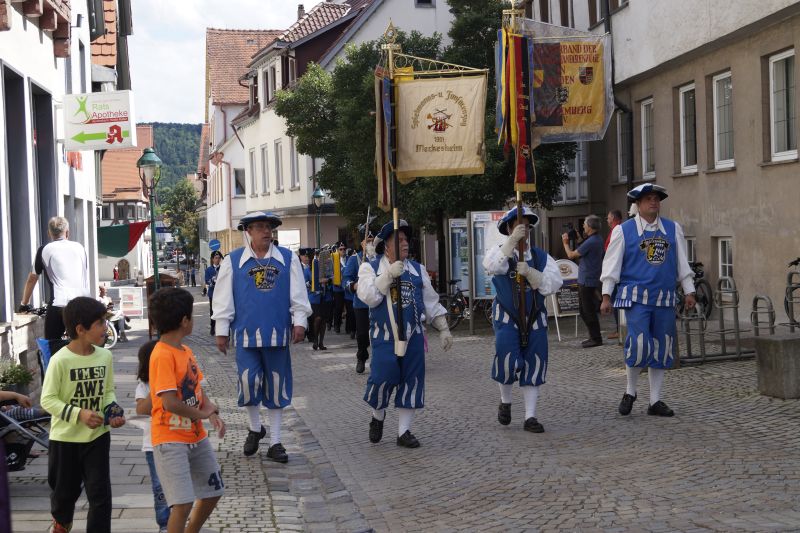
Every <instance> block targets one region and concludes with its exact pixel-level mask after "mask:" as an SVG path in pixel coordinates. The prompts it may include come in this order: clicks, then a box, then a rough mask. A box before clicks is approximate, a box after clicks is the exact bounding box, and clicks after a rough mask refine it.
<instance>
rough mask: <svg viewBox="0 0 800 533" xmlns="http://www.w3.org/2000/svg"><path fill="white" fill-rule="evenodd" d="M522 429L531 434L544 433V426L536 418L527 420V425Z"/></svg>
mask: <svg viewBox="0 0 800 533" xmlns="http://www.w3.org/2000/svg"><path fill="white" fill-rule="evenodd" d="M522 429H524V430H525V431H530V432H531V433H544V426H543V425H541V424H540V423H539V421H538V420H536V418H534V417H530V418H529V419H527V420H525V425H524V426H522Z"/></svg>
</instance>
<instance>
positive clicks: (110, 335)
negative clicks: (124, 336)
mask: <svg viewBox="0 0 800 533" xmlns="http://www.w3.org/2000/svg"><path fill="white" fill-rule="evenodd" d="M117 339H118V336H117V330H116V328H114V325H113V324H112V323H111V322H109V321H108V320H106V340H105V342H104V343H103V348H106V349H107V350H110V349H111V348H113V347H114V346H116V345H117Z"/></svg>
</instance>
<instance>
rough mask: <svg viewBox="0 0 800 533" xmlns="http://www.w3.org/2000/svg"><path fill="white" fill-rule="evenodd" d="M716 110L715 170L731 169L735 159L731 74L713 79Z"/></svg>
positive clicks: (727, 73) (714, 106)
mask: <svg viewBox="0 0 800 533" xmlns="http://www.w3.org/2000/svg"><path fill="white" fill-rule="evenodd" d="M712 86H713V90H712V92H713V102H712V105H713V109H714V168H730V167H732V166H734V159H733V82H732V79H731V73H730V71H729V72H725V73H723V74H719V75H717V76H714V77H713V78H712Z"/></svg>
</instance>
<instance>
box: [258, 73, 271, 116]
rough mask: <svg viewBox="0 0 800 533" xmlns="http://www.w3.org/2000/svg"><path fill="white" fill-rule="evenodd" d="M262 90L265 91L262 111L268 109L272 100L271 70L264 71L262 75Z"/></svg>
mask: <svg viewBox="0 0 800 533" xmlns="http://www.w3.org/2000/svg"><path fill="white" fill-rule="evenodd" d="M260 75H261V76H262V78H261V81H262V83H261V90H262V91H264V98H263V99H262V100H261V109H266V108H267V104H268V103H269V101H270V100H272V96H271V95H270V93H269V70H267V69H264V70H263V71H262V72H261V74H260Z"/></svg>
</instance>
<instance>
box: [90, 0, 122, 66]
mask: <svg viewBox="0 0 800 533" xmlns="http://www.w3.org/2000/svg"><path fill="white" fill-rule="evenodd" d="M103 16H104V18H105V21H106V34H105V35H101V36H100V37H98V38H97V39H95V40H94V41H92V63H94V64H95V65H103V66H106V67H114V66H116V64H117V3H116V2H115V0H103Z"/></svg>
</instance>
